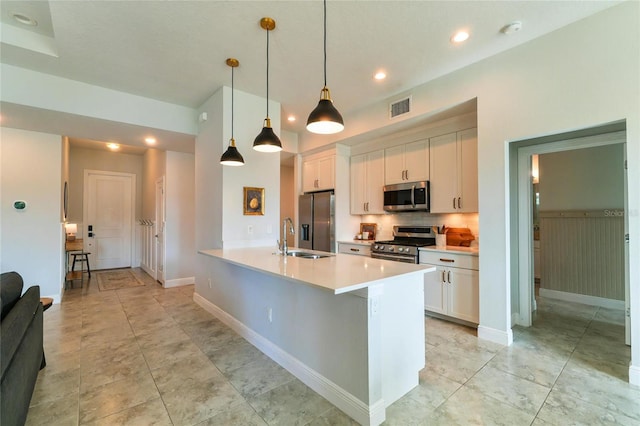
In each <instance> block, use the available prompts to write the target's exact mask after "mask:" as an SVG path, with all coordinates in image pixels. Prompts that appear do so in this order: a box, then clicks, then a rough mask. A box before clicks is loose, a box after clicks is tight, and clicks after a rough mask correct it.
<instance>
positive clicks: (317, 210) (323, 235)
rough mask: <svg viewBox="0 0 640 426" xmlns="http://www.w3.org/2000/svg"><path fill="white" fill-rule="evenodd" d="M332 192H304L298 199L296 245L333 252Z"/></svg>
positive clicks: (333, 214)
mask: <svg viewBox="0 0 640 426" xmlns="http://www.w3.org/2000/svg"><path fill="white" fill-rule="evenodd" d="M334 200H335V196H334V195H333V192H332V191H331V192H329V191H328V192H314V193H312V194H304V195H301V196H300V199H299V200H298V221H299V222H300V228H299V234H298V247H300V248H306V249H311V250H320V251H328V252H332V253H333V252H335V226H334V217H335V207H334Z"/></svg>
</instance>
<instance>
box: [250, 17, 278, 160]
mask: <svg viewBox="0 0 640 426" xmlns="http://www.w3.org/2000/svg"><path fill="white" fill-rule="evenodd" d="M260 26H261V27H262V28H263V29H265V30H266V31H267V118H265V119H264V125H263V127H262V131H261V132H260V134H259V135H258V136H256V138H255V140H254V141H253V149H255V150H256V151H261V152H278V151H281V150H282V142H280V138H279V137H278V136H277V135H276V133H275V132H274V131H273V129H272V128H271V119H270V118H269V31H271V30H273V29H274V28H275V27H276V21H274V20H273V19H271V18H268V17H267V18H262V19H261V20H260Z"/></svg>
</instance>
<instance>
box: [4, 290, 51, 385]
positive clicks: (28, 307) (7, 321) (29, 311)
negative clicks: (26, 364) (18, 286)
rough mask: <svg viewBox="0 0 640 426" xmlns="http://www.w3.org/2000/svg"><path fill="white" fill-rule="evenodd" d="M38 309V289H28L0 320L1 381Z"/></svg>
mask: <svg viewBox="0 0 640 426" xmlns="http://www.w3.org/2000/svg"><path fill="white" fill-rule="evenodd" d="M39 307H40V287H39V286H33V287H29V289H28V290H27V291H26V292H25V293H24V295H23V296H22V297H21V298H20V299H19V300H18V302H17V303H16V304H15V305H14V306H13V308H12V309H11V311H9V313H8V314H7V315H6V316H5V317H4V318H3V319H2V324H1V325H0V327H1V330H0V332H1V333H2V334H1V335H2V339H1V340H2V341H1V343H0V371H1V372H2V374H1V376H0V377H1V380H4V377H5V374H6V372H7V368H8V367H9V365H11V361H12V360H13V357H14V355H15V353H16V351H17V350H18V347H19V346H20V344H21V343H22V341H23V339H24V336H25V333H26V330H27V328H29V326H30V325H31V323H32V322H33V319H34V317H35V316H36V313H37V312H38V308H39ZM40 350H42V349H40Z"/></svg>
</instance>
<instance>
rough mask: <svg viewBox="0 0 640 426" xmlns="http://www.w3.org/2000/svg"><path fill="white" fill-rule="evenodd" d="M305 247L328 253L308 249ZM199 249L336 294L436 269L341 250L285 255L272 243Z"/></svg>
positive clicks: (293, 249) (237, 263)
mask: <svg viewBox="0 0 640 426" xmlns="http://www.w3.org/2000/svg"><path fill="white" fill-rule="evenodd" d="M295 250H301V249H297V248H291V249H289V251H295ZM303 251H306V252H312V253H320V254H328V253H325V252H314V251H313V250H306V249H305V250H303ZM199 253H201V254H204V255H206V256H211V257H216V258H219V259H222V260H224V261H226V262H229V263H232V264H235V265H238V266H242V267H245V268H249V269H253V270H256V271H260V272H266V273H268V274H270V275H273V276H276V277H281V278H285V279H287V280H290V281H294V282H298V283H301V284H306V285H311V286H314V287H318V288H321V289H324V290H329V291H331V292H332V293H333V294H342V293H347V292H351V291H354V290H359V289H363V288H366V287H369V286H371V285H374V284H378V283H382V282H383V281H385V280H386V279H388V278H392V277H397V276H400V275H406V274H412V273H416V272H418V273H425V272H433V271H435V268H434V267H430V266H427V265H412V264H407V263H401V262H390V261H386V260H379V259H372V258H370V257H363V256H351V255H348V254H341V253H331V256H329V257H324V258H321V259H304V258H298V257H293V256H286V257H285V256H282V255H278V254H274V249H273V248H270V247H258V248H243V249H219V250H201V251H200V252H199Z"/></svg>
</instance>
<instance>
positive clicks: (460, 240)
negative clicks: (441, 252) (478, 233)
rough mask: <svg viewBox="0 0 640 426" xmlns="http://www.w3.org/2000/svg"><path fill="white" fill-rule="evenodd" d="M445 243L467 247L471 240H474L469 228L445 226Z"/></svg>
mask: <svg viewBox="0 0 640 426" xmlns="http://www.w3.org/2000/svg"><path fill="white" fill-rule="evenodd" d="M446 234H447V245H448V246H463V247H469V246H470V245H471V241H473V240H475V239H476V237H474V236H473V233H471V230H470V229H469V228H447V229H446Z"/></svg>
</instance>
